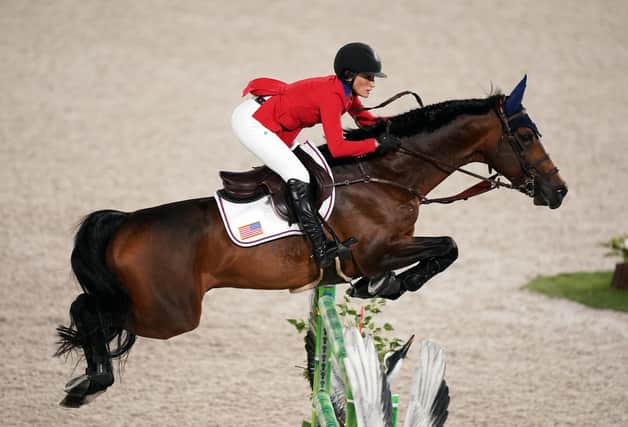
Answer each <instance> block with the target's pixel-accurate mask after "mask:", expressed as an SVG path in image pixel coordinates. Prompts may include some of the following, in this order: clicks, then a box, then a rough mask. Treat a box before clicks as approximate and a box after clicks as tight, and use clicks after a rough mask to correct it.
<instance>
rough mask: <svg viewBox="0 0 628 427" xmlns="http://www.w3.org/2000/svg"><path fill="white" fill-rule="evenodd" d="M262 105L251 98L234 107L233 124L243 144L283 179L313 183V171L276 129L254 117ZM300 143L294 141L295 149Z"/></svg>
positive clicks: (234, 131) (234, 130)
mask: <svg viewBox="0 0 628 427" xmlns="http://www.w3.org/2000/svg"><path fill="white" fill-rule="evenodd" d="M259 107H260V104H259V103H258V102H257V101H255V99H252V98H251V99H247V100H246V101H244V102H243V103H242V104H240V105H238V106H237V107H236V108H235V110H233V115H232V116H231V127H232V128H233V133H235V134H236V136H237V137H238V139H239V140H240V142H241V143H242V145H244V146H245V147H246V148H248V149H249V151H251V152H252V153H253V154H255V156H256V157H257V158H258V159H260V160H261V161H262V162H263V163H264V164H265V165H266V166H268V167H269V168H271V169H272V170H273V171H274V172H275V173H277V174H278V175H279V176H280V177H281V179H283V180H284V181H286V182H287V181H288V180H289V179H298V180H299V181H303V182H307V183H309V182H310V174H309V173H308V171H307V169H306V168H305V166H303V164H302V163H301V161H300V160H299V159H298V158H297V156H295V155H294V153H293V152H292V150H291V149H290V148H288V146H287V145H286V143H285V142H283V141H282V140H281V139H280V138H279V137H278V136H277V134H275V132H273V131H271V130H269V129H267V128H266V127H264V125H262V124H261V123H260V122H258V121H257V120H256V119H255V118H253V113H255V111H257V109H258V108H259ZM298 145H299V144H297V143H296V142H295V143H293V144H292V147H293V149H294V148H296V147H297V146H298Z"/></svg>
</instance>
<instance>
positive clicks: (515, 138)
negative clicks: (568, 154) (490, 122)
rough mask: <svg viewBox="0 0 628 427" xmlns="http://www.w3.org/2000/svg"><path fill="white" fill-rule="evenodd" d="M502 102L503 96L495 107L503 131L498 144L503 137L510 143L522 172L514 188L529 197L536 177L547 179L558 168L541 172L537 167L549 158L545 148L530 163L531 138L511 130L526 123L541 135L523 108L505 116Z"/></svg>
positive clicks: (532, 193)
mask: <svg viewBox="0 0 628 427" xmlns="http://www.w3.org/2000/svg"><path fill="white" fill-rule="evenodd" d="M503 103H504V97H502V98H500V101H499V103H498V106H497V108H496V112H497V116H498V117H499V119H500V120H501V123H502V127H503V129H504V132H503V133H502V136H501V141H500V144H501V142H502V141H503V140H504V139H505V140H507V141H508V142H509V143H510V146H511V147H512V151H513V152H514V153H515V156H516V157H517V160H518V161H519V165H520V167H521V171H522V172H523V175H524V180H523V183H522V184H521V185H519V186H518V187H517V188H516V189H518V190H519V191H521V192H522V193H525V194H527V195H528V196H530V197H534V196H535V194H536V178H537V177H540V178H543V179H547V178H549V177H551V176H553V175H556V174H557V173H558V171H559V169H558V168H557V167H556V166H554V167H553V168H552V169H550V170H549V171H548V172H543V171H542V170H541V169H540V168H539V167H540V166H541V165H542V164H543V163H545V162H546V161H549V160H550V158H549V155H548V154H547V152H546V151H545V150H543V152H544V155H543V157H542V158H541V159H539V160H537V161H536V162H534V163H530V162H529V161H528V158H527V156H526V154H527V151H528V148H529V147H530V145H531V144H532V140H531V139H523V138H522V137H521V136H519V135H518V134H517V133H515V132H513V130H514V131H516V130H517V129H519V128H520V127H523V126H525V125H526V124H528V125H529V126H527V127H530V128H531V129H532V130H533V131H534V133H535V134H536V136H537V138H539V137H540V136H541V135H540V133H539V131H538V130H537V129H536V126H535V125H534V123H533V122H532V120H531V119H530V117H529V116H528V113H527V112H526V109H525V108H523V107H522V108H521V110H519V111H517V112H516V113H514V114H512V115H510V116H506V113H505V112H504V108H503ZM513 123H514V124H515V125H514V126H513ZM513 127H514V129H513ZM540 143H541V142H540V141H539V144H540Z"/></svg>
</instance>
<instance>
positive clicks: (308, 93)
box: [231, 43, 399, 268]
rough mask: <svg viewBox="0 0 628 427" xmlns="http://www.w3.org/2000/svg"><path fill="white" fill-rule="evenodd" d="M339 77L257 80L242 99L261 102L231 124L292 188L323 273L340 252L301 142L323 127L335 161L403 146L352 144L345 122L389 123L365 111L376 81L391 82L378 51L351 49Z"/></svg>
mask: <svg viewBox="0 0 628 427" xmlns="http://www.w3.org/2000/svg"><path fill="white" fill-rule="evenodd" d="M334 72H335V75H331V76H325V77H313V78H309V79H305V80H300V81H297V82H294V83H284V82H281V81H279V80H274V79H269V78H258V79H254V80H251V81H250V82H249V84H248V85H247V86H246V88H245V89H244V90H243V92H242V96H245V95H246V94H248V93H251V94H252V95H254V96H255V97H256V98H251V99H248V100H246V101H244V102H243V103H242V104H240V105H239V106H238V107H236V108H235V110H234V112H233V116H232V119H231V124H232V127H233V131H234V133H235V134H236V136H237V137H238V138H239V139H240V142H241V143H242V144H243V145H244V146H245V147H246V148H248V149H249V150H250V151H251V152H252V153H253V154H255V156H257V157H258V158H259V159H260V160H261V161H262V162H264V164H266V166H268V167H269V168H270V169H272V170H273V171H274V172H275V173H277V174H278V175H279V176H280V177H281V178H282V179H283V180H284V181H285V182H286V183H287V185H288V190H289V192H290V196H291V197H292V199H293V201H294V208H295V211H296V217H297V219H298V221H299V225H300V226H301V229H302V230H303V232H304V233H305V235H306V236H307V237H308V240H309V241H310V243H311V245H312V251H313V255H314V259H315V261H316V263H317V264H318V266H319V267H320V268H326V267H328V266H330V265H331V264H332V263H333V261H334V258H335V257H336V255H337V246H336V245H335V243H334V242H333V241H330V240H328V239H327V237H326V236H325V234H324V233H323V230H322V228H321V224H320V222H319V219H318V215H317V213H316V212H315V210H314V209H313V207H312V203H311V200H310V194H311V191H310V175H309V173H308V171H307V169H306V168H305V167H304V166H303V164H302V163H301V162H300V161H299V159H298V158H297V157H296V156H295V155H294V153H292V150H294V149H295V148H296V147H297V146H298V143H295V138H296V136H297V135H298V134H299V132H300V131H301V130H302V129H303V128H306V127H311V126H314V125H315V124H318V123H322V125H323V132H324V133H325V139H326V142H327V146H328V147H329V152H330V153H331V155H332V156H333V157H350V156H354V157H357V156H361V155H364V154H367V153H372V152H374V151H377V152H379V153H384V152H388V151H391V150H394V149H395V148H397V147H398V146H399V140H398V139H397V138H395V137H394V136H391V135H382V136H381V137H378V138H377V139H374V138H369V139H365V140H362V141H346V140H345V139H344V137H343V133H342V124H341V116H342V114H344V113H346V112H348V113H349V114H350V115H351V116H352V117H353V119H354V120H355V121H356V123H357V124H358V125H360V126H368V125H372V124H374V123H375V122H376V121H377V120H384V119H382V118H378V117H375V116H373V115H372V114H371V113H369V112H367V111H362V108H363V106H362V103H361V102H360V100H359V99H358V96H361V97H364V98H367V97H368V96H369V94H370V92H371V90H372V89H373V88H374V87H375V77H386V75H385V74H384V73H382V64H381V61H380V59H379V57H378V56H377V54H376V53H375V51H374V50H373V49H372V48H371V47H370V46H368V45H366V44H364V43H349V44H347V45H345V46H343V47H341V48H340V50H339V51H338V53H337V54H336V57H335V59H334Z"/></svg>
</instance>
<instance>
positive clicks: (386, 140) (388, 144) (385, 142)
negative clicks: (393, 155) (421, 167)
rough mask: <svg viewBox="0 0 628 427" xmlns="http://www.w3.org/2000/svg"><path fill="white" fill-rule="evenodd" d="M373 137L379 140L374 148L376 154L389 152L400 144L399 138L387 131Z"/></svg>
mask: <svg viewBox="0 0 628 427" xmlns="http://www.w3.org/2000/svg"><path fill="white" fill-rule="evenodd" d="M375 139H376V140H377V142H379V146H378V147H377V149H375V152H376V153H378V154H386V153H390V152H391V151H395V150H396V149H397V148H399V147H400V146H401V140H400V139H399V138H397V137H396V136H394V135H391V134H389V133H382V134H381V135H380V136H378V137H377V138H375Z"/></svg>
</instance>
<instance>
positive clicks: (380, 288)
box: [347, 271, 405, 300]
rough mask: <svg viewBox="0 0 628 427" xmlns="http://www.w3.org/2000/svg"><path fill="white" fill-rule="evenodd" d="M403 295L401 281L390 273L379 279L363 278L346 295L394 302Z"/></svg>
mask: <svg viewBox="0 0 628 427" xmlns="http://www.w3.org/2000/svg"><path fill="white" fill-rule="evenodd" d="M404 293H405V289H403V288H402V285H401V281H400V280H399V278H398V277H397V276H396V275H395V273H394V272H392V271H390V272H388V273H385V274H383V275H381V276H379V277H376V278H372V279H369V278H367V277H363V278H361V279H360V280H358V281H357V282H356V283H354V284H353V285H352V286H351V287H350V288H349V289H347V295H349V296H351V297H354V298H364V299H367V298H385V299H389V300H396V299H397V298H399V297H400V296H401V295H403V294H404Z"/></svg>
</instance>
